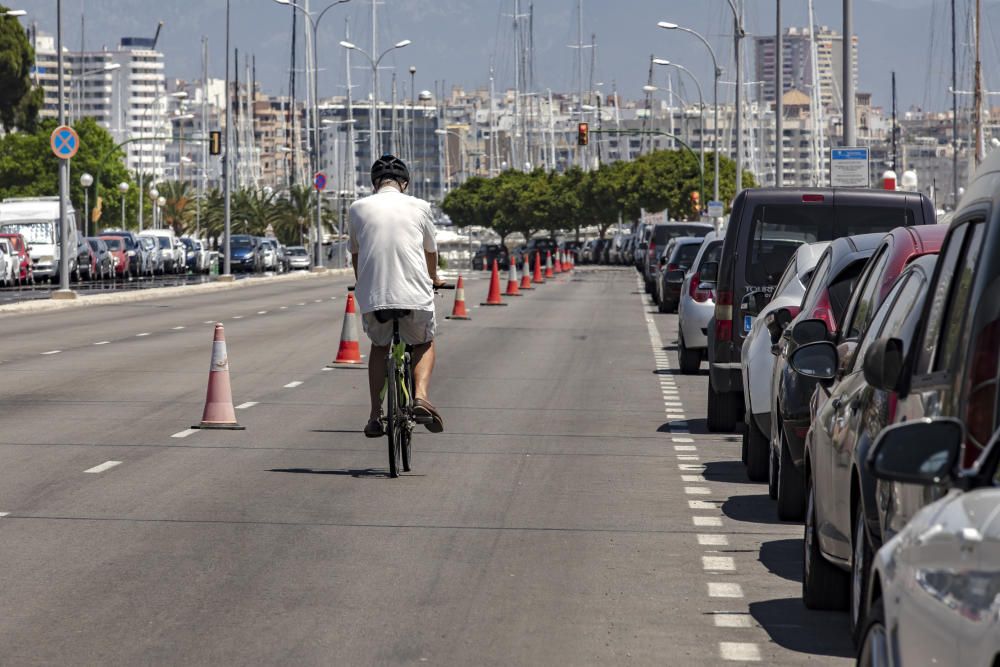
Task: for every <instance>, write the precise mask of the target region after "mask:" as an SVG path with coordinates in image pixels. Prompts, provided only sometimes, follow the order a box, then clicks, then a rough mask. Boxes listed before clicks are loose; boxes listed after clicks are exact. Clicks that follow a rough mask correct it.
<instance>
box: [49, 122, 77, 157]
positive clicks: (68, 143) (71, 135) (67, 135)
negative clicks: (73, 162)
mask: <svg viewBox="0 0 1000 667" xmlns="http://www.w3.org/2000/svg"><path fill="white" fill-rule="evenodd" d="M49 146H51V147H52V154H53V155H55V156H56V157H57V158H60V159H63V160H69V159H70V158H72V157H73V156H74V155H76V152H77V151H78V150H80V135H78V134H77V133H76V130H74V129H73V128H72V127H70V126H69V125H60V126H59V127H57V128H56V129H54V130H52V135H51V136H50V137H49Z"/></svg>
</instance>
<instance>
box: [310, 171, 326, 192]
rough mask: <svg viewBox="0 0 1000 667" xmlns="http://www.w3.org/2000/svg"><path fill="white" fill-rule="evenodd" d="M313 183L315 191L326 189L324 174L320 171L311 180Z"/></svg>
mask: <svg viewBox="0 0 1000 667" xmlns="http://www.w3.org/2000/svg"><path fill="white" fill-rule="evenodd" d="M313 183H314V184H315V185H316V189H317V190H325V189H326V174H324V173H323V172H322V171H317V172H316V176H315V177H314V178H313Z"/></svg>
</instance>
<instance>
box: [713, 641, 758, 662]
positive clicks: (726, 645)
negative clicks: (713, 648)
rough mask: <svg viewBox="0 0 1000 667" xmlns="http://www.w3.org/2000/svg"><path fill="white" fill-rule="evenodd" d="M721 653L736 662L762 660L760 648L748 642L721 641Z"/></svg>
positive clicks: (726, 658) (724, 657)
mask: <svg viewBox="0 0 1000 667" xmlns="http://www.w3.org/2000/svg"><path fill="white" fill-rule="evenodd" d="M719 655H720V656H721V657H722V659H723V660H732V661H734V662H760V649H759V648H757V645H756V644H750V643H748V642H719Z"/></svg>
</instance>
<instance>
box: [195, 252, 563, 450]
mask: <svg viewBox="0 0 1000 667" xmlns="http://www.w3.org/2000/svg"><path fill="white" fill-rule="evenodd" d="M528 269H529V260H528V258H527V257H525V259H524V271H523V273H522V274H521V278H520V280H518V272H517V263H516V262H511V265H510V272H509V274H508V277H507V290H506V291H505V292H504V293H503V296H508V297H514V296H523V295H522V294H521V292H522V291H526V290H533V289H535V287H534V284H541V283H544V282H545V279H546V278H553V277H554V276H555V274H557V273H565V272H567V271H572V270H573V263H572V260H571V258H570V257H569V255H568V254H567V255H563V253H562V252H560V253H559V254H557V255H556V259H555V264H553V262H552V254H551V252H547V253H546V256H545V270H544V273H543V271H542V265H541V256H540V255H539V254H536V255H535V267H534V276H533V277H531V276H529V273H530V272H529V270H528ZM481 305H483V306H506V305H507V304H506V303H504V302H503V299H502V298H501V294H500V270H499V266H498V265H497V261H496V260H495V259H494V260H493V268H492V275H491V276H490V289H489V292H488V294H487V297H486V301H484V302H483V303H482V304H481ZM448 319H450V320H468V319H472V318H470V317H469V311H468V310H467V309H466V306H465V280H464V279H463V278H462V276H459V277H458V283H457V284H456V285H455V305H454V307H453V308H452V311H451V315H449V316H448ZM361 363H362V360H361V346H360V341H359V338H358V314H357V308H356V306H355V303H354V294H352V293H350V292H348V294H347V305H346V307H345V308H344V324H343V326H342V328H341V330H340V347H339V348H338V349H337V357H336V359H334V361H333V364H332V365H333V366H334V367H348V368H349V367H352V366H354V367H357V366H358V365H359V364H361ZM191 428H197V429H225V430H243V428H244V427H243V426H240V424H239V422H238V421H237V420H236V410H235V408H234V407H233V391H232V385H231V384H230V381H229V355H228V354H227V352H226V333H225V329H224V327H223V326H222V323H221V322H219V323H217V324H216V325H215V334H214V337H213V339H212V362H211V366H210V367H209V372H208V391H207V392H206V395H205V409H204V411H203V412H202V417H201V422H200V423H198V424H197V425H195V426H192V427H191Z"/></svg>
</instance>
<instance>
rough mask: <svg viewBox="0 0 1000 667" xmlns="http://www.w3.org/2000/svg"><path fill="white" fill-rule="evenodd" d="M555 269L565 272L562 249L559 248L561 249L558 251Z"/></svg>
mask: <svg viewBox="0 0 1000 667" xmlns="http://www.w3.org/2000/svg"><path fill="white" fill-rule="evenodd" d="M553 271H555V272H556V273H562V272H563V263H562V250H559V251H557V252H556V261H555V267H554V268H553Z"/></svg>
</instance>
